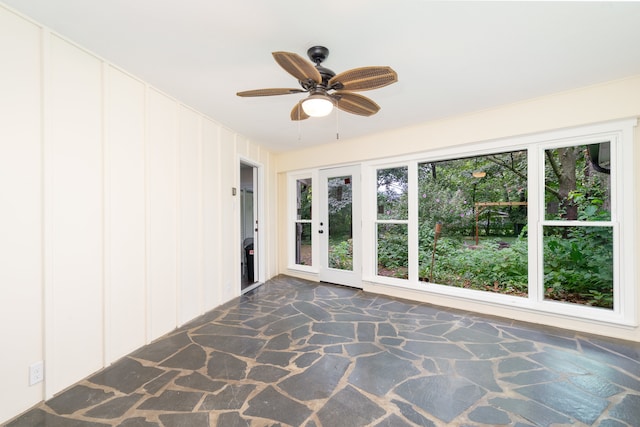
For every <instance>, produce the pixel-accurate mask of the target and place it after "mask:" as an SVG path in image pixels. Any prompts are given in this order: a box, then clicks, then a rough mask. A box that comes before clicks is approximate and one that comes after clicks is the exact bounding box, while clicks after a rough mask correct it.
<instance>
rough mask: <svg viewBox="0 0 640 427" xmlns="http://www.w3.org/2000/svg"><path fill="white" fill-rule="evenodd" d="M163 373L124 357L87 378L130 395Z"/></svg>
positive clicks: (161, 370) (160, 370)
mask: <svg viewBox="0 0 640 427" xmlns="http://www.w3.org/2000/svg"><path fill="white" fill-rule="evenodd" d="M164 372H165V371H164V370H163V369H158V368H155V367H151V366H143V365H142V364H141V363H140V362H138V361H137V360H133V359H131V358H129V357H125V358H122V359H120V360H119V361H117V362H116V363H114V364H113V365H111V366H109V367H107V368H105V369H103V370H102V371H100V372H98V373H97V374H95V375H93V376H92V377H90V378H89V381H90V382H92V383H94V384H99V385H105V386H107V387H111V388H114V389H116V390H118V391H121V392H122V393H132V392H134V391H136V390H137V389H139V388H140V387H142V386H143V385H144V384H145V383H147V382H149V381H151V380H152V379H154V378H157V377H158V376H160V375H162V374H163V373H164Z"/></svg>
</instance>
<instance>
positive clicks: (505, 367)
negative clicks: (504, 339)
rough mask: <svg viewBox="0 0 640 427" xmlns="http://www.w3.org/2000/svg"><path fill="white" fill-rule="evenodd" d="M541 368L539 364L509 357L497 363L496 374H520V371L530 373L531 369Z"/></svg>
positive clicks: (521, 358)
mask: <svg viewBox="0 0 640 427" xmlns="http://www.w3.org/2000/svg"><path fill="white" fill-rule="evenodd" d="M540 368H542V366H540V365H539V364H537V363H535V362H532V361H530V360H527V359H525V358H523V357H519V356H517V357H509V358H507V359H503V360H501V361H500V363H498V372H500V373H502V374H505V373H507V374H508V373H512V372H522V371H531V370H533V369H540Z"/></svg>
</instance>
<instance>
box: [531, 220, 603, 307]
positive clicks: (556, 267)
mask: <svg viewBox="0 0 640 427" xmlns="http://www.w3.org/2000/svg"><path fill="white" fill-rule="evenodd" d="M543 239H544V289H545V299H550V300H555V301H563V302H568V303H574V304H582V305H590V306H596V307H603V308H608V309H613V229H612V228H611V227H544V237H543Z"/></svg>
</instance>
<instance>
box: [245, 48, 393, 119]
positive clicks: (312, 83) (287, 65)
mask: <svg viewBox="0 0 640 427" xmlns="http://www.w3.org/2000/svg"><path fill="white" fill-rule="evenodd" d="M272 55H273V58H274V59H275V60H276V62H277V63H278V64H279V65H280V66H281V67H282V68H284V70H285V71H286V72H287V73H289V74H291V75H292V76H293V77H295V78H296V79H298V82H299V83H300V86H302V89H287V88H272V89H256V90H247V91H244V92H238V93H237V95H238V96H243V97H251V96H272V95H289V94H294V93H309V96H308V97H306V98H305V99H303V100H301V101H300V102H298V103H297V104H296V105H295V106H294V107H293V110H291V120H305V119H308V118H309V117H323V116H326V115H328V114H329V113H331V111H332V110H333V107H334V106H335V107H337V108H338V109H340V110H342V111H346V112H347V113H352V114H358V115H360V116H371V115H373V114H375V113H377V112H378V111H379V110H380V106H378V104H376V103H375V102H373V101H372V100H371V99H369V98H367V97H366V96H362V95H359V94H357V93H354V92H359V91H365V90H372V89H378V88H381V87H384V86H387V85H390V84H392V83H395V82H397V81H398V75H397V74H396V72H395V71H394V70H393V69H392V68H391V67H386V66H383V67H362V68H354V69H351V70H348V71H344V72H342V73H338V74H336V73H334V72H333V71H331V70H330V69H328V68H325V67H323V66H321V65H320V64H321V63H322V62H323V61H324V60H325V59H327V56H329V49H327V48H326V47H324V46H314V47H312V48H310V49H309V50H307V55H308V56H309V59H311V61H312V62H313V63H314V64H315V65H313V64H312V63H310V62H309V61H307V60H306V59H304V58H302V57H301V56H299V55H297V54H295V53H291V52H273V53H272Z"/></svg>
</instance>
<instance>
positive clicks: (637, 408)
mask: <svg viewBox="0 0 640 427" xmlns="http://www.w3.org/2000/svg"><path fill="white" fill-rule="evenodd" d="M609 414H610V415H611V416H612V417H613V418H617V419H619V420H622V421H625V422H627V423H629V424H630V425H640V395H637V394H628V395H626V396H625V397H624V398H623V399H622V402H620V403H618V404H617V405H615V406H614V407H613V408H611V411H609Z"/></svg>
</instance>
